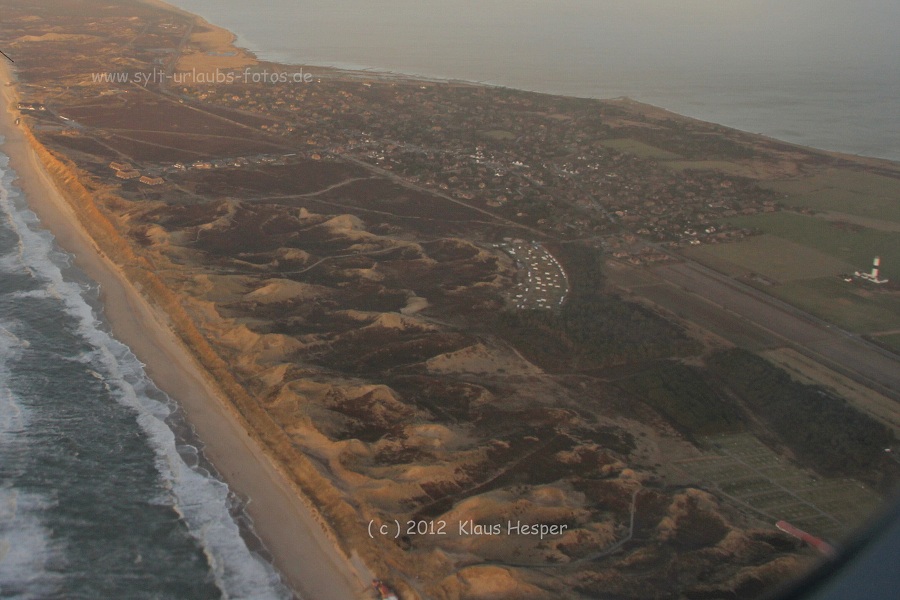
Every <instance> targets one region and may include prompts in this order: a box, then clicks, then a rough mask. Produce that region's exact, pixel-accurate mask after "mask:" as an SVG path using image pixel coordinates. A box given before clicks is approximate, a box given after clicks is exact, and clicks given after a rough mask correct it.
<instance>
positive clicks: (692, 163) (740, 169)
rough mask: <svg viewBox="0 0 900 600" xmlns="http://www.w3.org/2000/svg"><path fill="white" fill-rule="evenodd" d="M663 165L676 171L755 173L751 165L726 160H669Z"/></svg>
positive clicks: (749, 174) (750, 175) (730, 173)
mask: <svg viewBox="0 0 900 600" xmlns="http://www.w3.org/2000/svg"><path fill="white" fill-rule="evenodd" d="M663 165H665V166H666V167H669V168H670V169H674V170H676V171H684V170H687V169H696V170H698V171H720V172H722V173H725V174H726V175H737V176H739V177H754V175H755V172H754V170H753V168H752V167H750V166H747V165H741V164H738V163H734V162H729V161H727V160H670V161H667V162H665V163H663Z"/></svg>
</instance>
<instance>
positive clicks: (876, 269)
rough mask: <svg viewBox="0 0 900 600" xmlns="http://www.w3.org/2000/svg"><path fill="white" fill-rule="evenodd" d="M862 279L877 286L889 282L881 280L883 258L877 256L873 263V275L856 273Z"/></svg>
mask: <svg viewBox="0 0 900 600" xmlns="http://www.w3.org/2000/svg"><path fill="white" fill-rule="evenodd" d="M854 275H856V276H857V277H859V278H860V279H864V280H866V281H868V282H869V283H875V284H877V285H882V284H885V283H887V282H888V280H887V279H882V278H881V257H880V256H876V257H875V259H874V260H873V261H872V272H871V273H863V272H861V271H857V272H856V273H854Z"/></svg>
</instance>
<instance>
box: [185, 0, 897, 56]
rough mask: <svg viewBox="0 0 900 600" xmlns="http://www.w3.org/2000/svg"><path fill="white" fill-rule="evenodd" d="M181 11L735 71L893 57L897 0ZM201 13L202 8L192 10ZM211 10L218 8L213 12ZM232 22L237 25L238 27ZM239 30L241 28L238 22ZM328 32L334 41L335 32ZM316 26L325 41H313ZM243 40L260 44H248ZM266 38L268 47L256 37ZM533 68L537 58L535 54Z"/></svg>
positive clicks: (361, 3)
mask: <svg viewBox="0 0 900 600" xmlns="http://www.w3.org/2000/svg"><path fill="white" fill-rule="evenodd" d="M176 3H178V4H179V5H181V6H184V7H186V8H189V9H190V8H192V7H193V8H195V9H197V10H198V11H199V12H201V13H206V14H209V15H211V16H219V17H220V19H219V20H220V21H221V22H225V21H227V22H228V23H230V24H232V25H235V24H237V23H239V22H240V21H241V20H244V22H247V21H259V20H260V19H261V18H266V17H268V18H270V19H276V20H277V21H278V22H279V23H281V25H280V29H279V31H281V32H282V33H281V35H282V37H283V38H285V41H286V42H287V41H288V40H289V45H290V46H291V47H294V48H296V47H298V46H300V47H302V46H303V45H304V44H305V43H307V42H308V45H309V51H310V53H317V50H322V49H325V50H331V51H332V53H334V51H339V50H340V48H341V47H342V46H343V47H344V48H345V50H346V49H352V48H353V47H354V46H363V45H366V44H370V43H373V40H378V38H379V37H380V36H383V37H381V40H380V41H381V44H380V45H381V46H382V48H381V49H380V51H381V52H382V53H384V52H386V51H387V50H388V49H389V47H390V46H391V44H392V40H395V41H396V43H397V44H398V45H397V52H398V53H401V52H407V51H408V48H406V47H405V46H404V40H397V39H396V37H397V36H396V32H397V31H403V32H404V35H403V38H404V39H413V40H415V41H417V42H418V43H419V44H420V47H419V50H420V51H421V52H425V53H432V52H434V53H437V52H446V45H447V44H448V43H449V42H447V39H448V38H452V37H453V36H448V32H452V33H453V35H454V36H456V37H455V39H456V40H458V43H459V44H462V45H465V44H471V43H476V42H478V44H479V47H484V46H483V42H484V40H485V39H494V40H495V42H503V43H506V44H507V45H508V46H511V47H513V48H515V49H516V50H517V51H524V52H527V53H529V54H539V53H540V49H541V47H547V46H550V47H554V48H559V47H560V46H563V47H566V46H569V47H570V48H571V50H572V51H573V53H575V54H576V55H577V54H579V53H580V54H584V53H589V54H591V55H593V56H594V59H595V60H596V59H597V55H598V54H601V55H604V56H605V59H606V60H608V61H609V62H610V64H611V65H612V66H614V67H615V66H618V65H620V64H624V63H623V62H622V61H626V62H627V63H628V64H629V65H630V66H638V67H649V66H653V67H669V66H677V65H679V64H687V63H692V64H693V65H695V66H699V65H698V63H706V64H708V65H715V64H722V63H727V64H729V65H735V64H739V63H740V64H742V65H744V66H753V65H761V64H762V63H765V62H766V61H771V60H779V61H785V62H786V63H791V64H797V65H801V66H804V67H806V66H819V67H834V66H846V67H858V66H861V65H867V66H868V67H871V66H872V65H880V66H882V67H890V66H896V65H897V63H898V62H900V35H898V27H900V26H898V24H900V1H898V0H855V1H854V0H793V1H790V2H785V1H784V0H477V1H476V0H343V1H340V2H332V1H329V0H269V1H267V2H265V3H264V4H262V5H261V4H258V3H248V2H244V1H237V0H219V1H218V2H212V1H211V0H183V1H180V2H178V1H176ZM204 9H207V10H204ZM222 13H227V15H223V14H222ZM238 29H240V28H238ZM245 29H247V30H248V31H249V30H252V29H253V27H249V28H245ZM335 31H340V32H341V33H342V35H341V36H340V37H341V39H336V36H335V35H334V32H335ZM325 32H327V37H323V35H324V33H325ZM248 40H249V41H250V42H254V41H257V42H262V41H263V40H253V39H252V37H250V36H248ZM265 41H266V45H267V46H269V45H271V43H272V40H271V39H268V40H265ZM537 62H538V63H540V62H542V61H540V60H538V61H537Z"/></svg>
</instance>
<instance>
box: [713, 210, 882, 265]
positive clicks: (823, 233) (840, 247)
mask: <svg viewBox="0 0 900 600" xmlns="http://www.w3.org/2000/svg"><path fill="white" fill-rule="evenodd" d="M730 221H731V222H732V223H734V224H735V225H738V226H739V227H749V228H754V229H759V230H761V231H763V232H764V233H768V234H771V235H773V236H777V237H779V238H782V239H786V240H790V241H792V242H795V243H796V244H799V245H801V246H806V247H808V248H812V249H815V250H818V251H819V252H821V253H823V254H827V255H830V256H832V257H834V258H837V259H839V260H841V261H845V262H847V263H848V264H850V265H852V266H853V269H850V270H851V271H852V270H856V269H859V270H862V271H868V270H869V269H870V268H871V265H872V258H873V257H874V256H876V255H878V256H881V259H882V261H881V262H882V272H883V273H884V275H885V276H886V277H890V278H892V279H900V233H898V232H891V231H876V230H874V229H867V228H864V227H847V226H846V225H843V224H839V223H831V222H829V221H825V220H822V219H817V218H814V217H808V216H805V215H798V214H795V213H788V212H777V213H768V214H764V215H754V216H752V217H735V218H733V219H730Z"/></svg>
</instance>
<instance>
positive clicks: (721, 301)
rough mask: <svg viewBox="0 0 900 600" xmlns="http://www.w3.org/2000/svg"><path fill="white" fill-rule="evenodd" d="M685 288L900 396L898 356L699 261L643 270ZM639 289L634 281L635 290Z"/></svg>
mask: <svg viewBox="0 0 900 600" xmlns="http://www.w3.org/2000/svg"><path fill="white" fill-rule="evenodd" d="M645 272H646V273H648V274H652V275H654V276H655V277H657V278H659V279H660V280H662V281H665V282H666V283H668V284H671V285H674V286H676V287H678V288H681V289H682V290H685V291H687V292H689V295H686V296H685V297H691V298H693V299H694V301H695V302H697V303H701V304H702V305H704V306H705V307H706V308H707V309H708V308H709V305H715V306H717V307H719V309H720V310H723V311H725V312H727V313H730V314H731V315H733V316H735V317H738V318H740V319H743V320H744V321H745V322H746V323H747V326H748V327H756V328H758V329H762V330H764V331H765V332H766V333H767V334H769V335H771V336H775V337H776V338H779V339H781V340H783V342H784V344H785V345H788V346H791V347H793V348H795V349H796V350H798V351H800V352H802V353H803V354H805V355H807V356H809V357H811V358H813V359H815V360H816V361H818V362H820V363H822V364H824V365H826V366H828V367H830V368H832V369H834V370H836V371H838V372H839V373H843V374H845V375H847V376H849V377H852V378H853V379H856V380H857V381H860V382H862V383H865V384H866V385H868V386H869V387H871V388H873V389H875V390H877V391H879V392H881V393H882V394H885V395H886V396H889V397H891V398H893V399H894V400H897V401H900V359H898V357H897V356H896V355H894V354H891V353H890V352H888V351H886V350H884V349H882V348H879V347H878V346H875V345H874V344H871V343H869V342H867V341H866V340H864V339H862V338H861V337H859V336H858V335H856V334H853V333H850V332H848V331H844V330H842V329H840V328H838V327H836V326H834V325H831V324H829V323H827V322H825V321H822V320H821V319H818V318H816V317H814V316H812V315H810V314H808V313H805V312H803V311H801V310H799V309H797V308H794V307H793V306H790V305H789V304H787V303H785V302H782V301H781V300H778V299H777V298H773V297H772V296H769V295H768V294H765V293H764V292H762V291H760V290H757V289H755V288H752V287H750V286H748V285H744V284H742V283H740V282H738V281H735V280H734V279H732V278H730V277H727V276H725V275H722V274H721V273H717V272H716V271H713V270H712V269H708V268H706V267H703V266H702V265H699V264H696V263H692V262H683V263H677V264H669V265H665V266H660V267H655V268H652V269H648V270H646V271H645ZM634 291H635V292H636V293H638V294H640V293H641V290H640V288H639V287H638V288H637V289H635V290H634Z"/></svg>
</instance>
